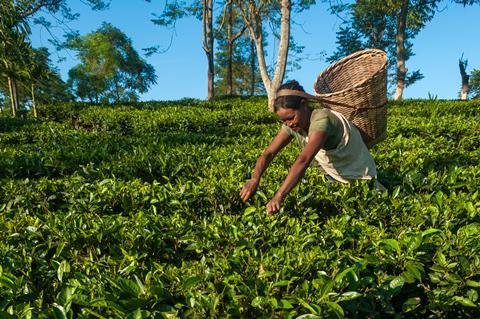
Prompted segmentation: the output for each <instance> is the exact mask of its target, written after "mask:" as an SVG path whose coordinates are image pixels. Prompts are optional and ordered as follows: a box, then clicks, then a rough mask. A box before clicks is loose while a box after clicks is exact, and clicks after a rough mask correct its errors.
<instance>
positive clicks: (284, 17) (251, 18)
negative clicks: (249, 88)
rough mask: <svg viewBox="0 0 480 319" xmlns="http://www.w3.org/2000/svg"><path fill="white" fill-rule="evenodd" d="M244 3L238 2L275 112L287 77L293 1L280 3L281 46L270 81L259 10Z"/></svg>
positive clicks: (285, 0) (271, 106)
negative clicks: (253, 42)
mask: <svg viewBox="0 0 480 319" xmlns="http://www.w3.org/2000/svg"><path fill="white" fill-rule="evenodd" d="M242 2H243V1H242V0H237V4H238V6H239V8H240V10H241V11H242V15H243V18H244V21H245V24H246V25H247V27H248V28H249V30H250V34H252V35H253V38H254V40H255V46H256V49H257V58H258V65H259V67H260V75H261V77H262V81H263V85H264V86H265V90H266V91H267V95H268V109H269V110H270V111H273V103H274V101H275V97H276V94H277V90H278V88H279V87H280V85H281V84H282V81H283V78H284V76H285V69H286V65H287V56H288V47H289V42H290V11H291V0H281V2H280V5H281V22H280V45H279V48H278V54H277V65H276V66H275V72H274V75H273V79H270V76H269V75H268V71H267V65H266V63H265V54H264V50H263V24H262V17H261V15H260V12H259V8H257V7H256V6H255V2H254V1H250V2H249V5H248V9H247V8H245V6H244V4H243V3H242ZM247 10H248V12H247Z"/></svg>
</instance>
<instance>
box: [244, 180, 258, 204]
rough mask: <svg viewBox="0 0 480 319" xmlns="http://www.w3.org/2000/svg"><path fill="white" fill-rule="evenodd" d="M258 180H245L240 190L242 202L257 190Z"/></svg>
mask: <svg viewBox="0 0 480 319" xmlns="http://www.w3.org/2000/svg"><path fill="white" fill-rule="evenodd" d="M257 187H258V181H257V180H253V179H252V180H249V181H248V182H246V183H245V184H244V185H243V186H242V189H241V190H240V197H241V198H242V200H243V202H244V203H246V202H247V201H248V200H249V199H250V197H252V195H253V194H255V192H256V191H257Z"/></svg>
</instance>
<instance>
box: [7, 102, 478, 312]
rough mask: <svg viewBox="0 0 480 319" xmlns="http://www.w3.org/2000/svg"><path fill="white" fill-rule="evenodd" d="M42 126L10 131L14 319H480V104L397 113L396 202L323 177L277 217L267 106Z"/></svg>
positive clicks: (286, 157) (103, 113) (114, 110)
mask: <svg viewBox="0 0 480 319" xmlns="http://www.w3.org/2000/svg"><path fill="white" fill-rule="evenodd" d="M39 112H40V119H38V120H37V119H33V118H29V117H27V118H16V119H12V118H9V117H5V116H4V117H0V132H1V133H0V152H1V156H0V180H1V188H0V318H2V319H3V318H50V317H54V318H190V317H192V318H205V317H212V318H228V317H233V318H237V317H241V318H329V317H332V318H337V317H338V318H343V317H346V318H399V317H411V318H451V317H458V318H460V317H462V318H478V317H479V315H480V301H479V300H478V293H479V290H480V200H479V189H480V182H479V180H480V167H479V165H478V163H479V161H480V136H479V135H480V134H479V132H480V125H479V124H478V118H479V113H480V106H479V104H478V103H475V102H456V101H416V100H407V101H402V102H391V103H390V104H389V120H388V139H387V140H386V141H384V142H382V143H381V144H379V145H377V146H375V147H374V148H373V149H372V155H373V156H374V158H375V160H376V163H377V165H378V170H379V172H380V173H379V177H380V179H381V180H382V181H383V182H384V183H385V184H386V186H387V188H388V191H387V192H385V193H383V194H380V195H379V194H377V193H376V192H375V191H374V190H373V186H372V185H370V183H367V182H356V183H353V184H352V185H339V184H336V183H330V182H327V181H326V180H325V179H324V177H323V176H322V175H321V174H320V172H319V171H318V170H316V169H315V168H310V169H309V170H308V171H307V174H306V176H305V178H304V179H303V180H302V182H301V183H300V184H299V185H298V186H297V188H296V189H294V190H293V191H292V193H291V194H290V195H289V196H288V197H287V199H286V201H285V204H284V208H283V209H282V211H281V212H280V213H279V214H277V215H275V216H274V217H267V216H266V212H265V208H264V207H265V204H266V203H267V201H268V200H269V199H270V197H271V196H272V195H273V194H274V192H275V191H276V190H277V189H278V187H279V186H280V184H281V182H282V181H283V179H284V177H285V176H286V174H287V172H288V169H289V164H291V163H293V161H294V160H295V157H296V155H297V154H298V152H299V149H298V148H297V147H296V145H292V146H289V147H288V148H287V149H286V150H285V151H284V152H282V154H280V155H279V157H278V158H277V159H275V161H274V162H273V163H272V165H271V167H270V168H269V170H267V172H266V173H265V177H264V179H263V180H262V183H261V185H260V188H259V191H258V192H257V194H256V195H255V196H254V198H253V199H252V200H251V202H250V203H249V204H247V205H245V204H243V203H241V201H240V199H239V195H238V193H239V189H240V186H241V185H242V184H243V182H244V181H246V180H247V179H248V178H249V177H250V173H251V171H252V169H253V167H254V165H255V160H256V158H257V157H258V156H259V155H260V154H261V152H262V150H263V149H264V148H265V147H266V146H267V145H268V143H269V141H270V140H271V139H272V137H273V136H274V135H275V134H276V132H277V130H278V129H279V127H280V122H279V121H278V120H277V119H276V118H275V116H274V115H272V114H270V113H268V112H267V111H266V101H265V99H263V98H253V99H222V100H219V101H216V102H211V103H210V102H203V101H197V100H190V99H186V100H181V101H176V102H144V103H138V104H135V105H125V106H124V105H116V106H102V105H97V106H87V105H85V104H69V105H58V106H48V107H43V108H40V110H39Z"/></svg>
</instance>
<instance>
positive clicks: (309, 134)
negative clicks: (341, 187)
mask: <svg viewBox="0 0 480 319" xmlns="http://www.w3.org/2000/svg"><path fill="white" fill-rule="evenodd" d="M282 90H283V91H282ZM287 90H289V91H287ZM291 90H294V91H297V92H298V91H300V92H305V91H304V89H303V87H302V86H301V85H300V84H298V82H297V81H291V82H288V83H286V84H283V85H282V86H281V87H280V88H279V89H278V91H277V96H278V97H277V98H276V99H275V102H274V109H275V113H276V114H277V115H278V117H279V118H280V119H281V120H282V121H283V125H282V127H281V129H280V130H279V131H278V133H277V135H276V136H275V138H274V139H273V140H272V142H271V143H270V145H269V146H268V147H267V149H266V150H265V151H264V152H263V153H262V155H261V156H260V157H259V158H258V160H257V163H256V165H255V170H254V172H253V175H252V178H251V179H250V180H249V181H248V182H246V183H245V184H244V185H243V187H242V189H241V191H240V197H241V198H242V200H243V201H244V202H246V201H248V199H249V198H250V197H251V196H252V195H253V194H254V193H255V191H256V189H257V187H258V184H259V182H260V178H261V176H262V174H263V172H264V171H265V170H266V169H267V167H268V165H269V164H270V162H271V161H272V160H273V158H274V157H275V155H277V153H278V152H279V151H280V150H281V149H283V148H284V147H285V146H286V145H288V143H290V142H291V141H292V140H293V139H296V140H297V141H298V142H299V143H300V144H301V145H302V146H303V149H302V151H301V153H300V155H299V156H298V157H297V159H296V161H295V163H294V164H293V165H292V167H291V168H290V171H289V172H288V175H287V177H286V178H285V181H284V182H283V184H282V186H281V187H280V189H279V190H278V191H277V192H276V194H275V196H274V197H273V198H272V199H271V200H270V202H268V204H267V212H268V214H269V215H271V214H273V213H275V212H277V211H278V210H279V209H280V206H281V205H282V202H283V200H284V198H285V196H286V195H287V194H288V193H289V192H290V191H291V190H292V189H293V188H294V187H295V185H297V183H298V182H299V181H300V179H301V178H302V176H303V175H304V173H305V170H306V169H307V167H308V166H309V165H310V163H311V162H312V160H313V159H314V158H315V160H317V161H318V163H319V164H320V167H321V169H322V170H323V171H324V172H325V173H326V174H327V177H328V176H329V177H331V178H333V179H335V180H336V181H339V182H342V183H349V182H351V181H353V180H357V179H365V180H370V179H373V178H376V176H377V170H376V168H375V162H374V160H373V158H372V156H371V155H370V153H369V152H368V149H367V147H366V145H365V143H364V142H363V140H362V137H361V136H360V133H359V131H358V130H357V128H356V127H355V126H354V125H353V124H352V123H350V122H349V121H347V119H346V118H345V117H344V116H343V115H342V114H340V113H337V112H334V111H331V110H329V109H325V108H313V107H311V106H309V105H307V104H306V102H307V101H306V99H304V98H302V97H301V96H298V95H286V94H285V92H286V93H287V94H290V93H292V94H294V93H295V92H292V91H291ZM377 188H379V189H384V188H383V186H382V185H381V184H380V183H378V182H377Z"/></svg>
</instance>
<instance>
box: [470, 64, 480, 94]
mask: <svg viewBox="0 0 480 319" xmlns="http://www.w3.org/2000/svg"><path fill="white" fill-rule="evenodd" d="M470 95H471V96H472V98H474V99H478V98H480V70H478V69H473V71H472V73H471V74H470Z"/></svg>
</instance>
